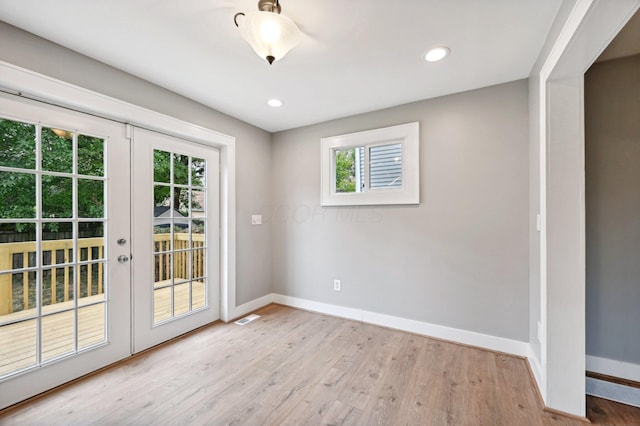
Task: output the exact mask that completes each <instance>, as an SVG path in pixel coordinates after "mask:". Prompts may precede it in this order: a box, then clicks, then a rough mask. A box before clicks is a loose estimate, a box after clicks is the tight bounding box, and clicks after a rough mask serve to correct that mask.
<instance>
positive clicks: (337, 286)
mask: <svg viewBox="0 0 640 426" xmlns="http://www.w3.org/2000/svg"><path fill="white" fill-rule="evenodd" d="M341 289H342V284H341V283H340V280H333V291H340V290H341Z"/></svg>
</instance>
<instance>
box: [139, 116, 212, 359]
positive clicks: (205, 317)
mask: <svg viewBox="0 0 640 426" xmlns="http://www.w3.org/2000/svg"><path fill="white" fill-rule="evenodd" d="M133 140H134V143H133V157H132V158H133V164H134V167H133V182H134V185H133V216H132V217H133V232H134V234H133V239H134V245H133V265H134V274H133V276H134V282H133V296H134V303H133V312H134V315H133V321H134V327H133V329H134V340H133V350H134V352H139V351H141V350H144V349H147V348H149V347H151V346H154V345H156V344H158V343H161V342H164V341H166V340H168V339H171V338H173V337H176V336H178V335H180V334H183V333H185V332H187V331H189V330H193V329H194V328H197V327H199V326H202V325H205V324H208V323H210V322H212V321H215V320H217V319H218V318H219V314H220V307H219V306H220V300H219V299H220V284H219V275H220V272H219V268H220V262H219V246H220V244H219V228H220V222H219V220H220V219H219V197H220V196H219V186H220V182H219V179H220V177H219V176H220V173H219V151H218V150H216V149H213V148H211V147H205V146H202V145H198V144H194V143H191V142H187V141H184V140H182V139H177V138H173V137H170V136H166V135H163V134H159V133H155V132H151V131H147V130H143V129H139V128H135V129H134V134H133Z"/></svg>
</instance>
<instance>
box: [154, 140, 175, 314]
mask: <svg viewBox="0 0 640 426" xmlns="http://www.w3.org/2000/svg"><path fill="white" fill-rule="evenodd" d="M174 156H175V153H174V152H170V153H169V218H170V219H171V220H170V222H169V238H171V240H170V241H171V242H170V245H169V247H170V251H171V255H170V256H169V274H170V275H171V277H170V278H171V300H170V302H171V318H174V317H175V310H174V309H175V306H174V305H175V304H174V298H175V292H174V290H175V289H174V285H175V279H174V273H175V271H174V268H173V264H174V262H175V256H176V254H175V246H174V242H175V236H174V232H173V228H174V217H173V212H174V210H175V208H176V206H175V205H174V202H173V200H174V198H175V190H176V187H175V184H174V180H175V179H174V173H175V170H174V169H173V162H174ZM153 167H154V168H155V163H154V165H153Z"/></svg>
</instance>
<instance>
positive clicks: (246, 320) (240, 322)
mask: <svg viewBox="0 0 640 426" xmlns="http://www.w3.org/2000/svg"><path fill="white" fill-rule="evenodd" d="M258 318H260V315H255V314H253V315H249V316H246V317H244V318H242V319H239V320H238V321H236V324H238V325H245V324H248V323H250V322H251V321H253V320H254V319H258Z"/></svg>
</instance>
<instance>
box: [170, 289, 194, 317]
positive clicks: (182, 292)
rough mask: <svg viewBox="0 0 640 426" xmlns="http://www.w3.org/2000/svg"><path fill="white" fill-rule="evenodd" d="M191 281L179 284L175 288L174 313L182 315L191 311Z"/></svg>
mask: <svg viewBox="0 0 640 426" xmlns="http://www.w3.org/2000/svg"><path fill="white" fill-rule="evenodd" d="M190 289H191V283H189V282H185V283H182V284H178V285H176V286H175V287H174V288H173V314H174V315H181V314H185V313H187V312H189V311H190V310H191V306H190V303H189V300H190V299H191V297H190V294H189V293H190Z"/></svg>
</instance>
